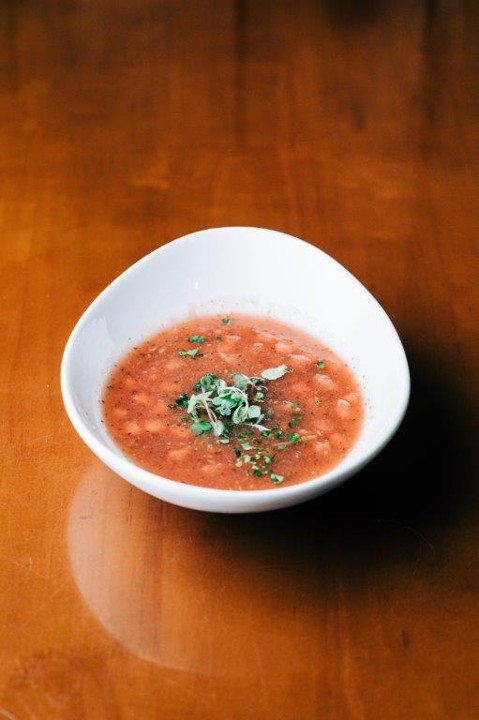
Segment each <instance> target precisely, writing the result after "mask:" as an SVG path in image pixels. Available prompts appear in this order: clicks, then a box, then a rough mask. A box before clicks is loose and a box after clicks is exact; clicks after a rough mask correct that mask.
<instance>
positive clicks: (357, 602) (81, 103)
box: [0, 0, 479, 720]
mask: <svg viewBox="0 0 479 720" xmlns="http://www.w3.org/2000/svg"><path fill="white" fill-rule="evenodd" d="M478 23H479V12H478V6H477V4H475V3H472V2H467V1H466V0H462V1H460V0H426V1H425V2H411V1H409V0H399V1H398V2H396V3H391V2H387V1H386V0H368V1H367V2H362V3H359V2H354V1H353V0H335V1H334V2H333V1H332V0H317V1H314V0H297V1H296V2H293V1H292V0H278V1H277V2H275V3H273V2H268V1H267V0H255V2H251V1H249V2H248V1H247V0H236V1H235V2H233V0H229V1H228V0H224V2H215V1H214V0H197V1H195V2H193V1H191V2H188V1H187V0H163V1H161V0H143V2H141V3H136V2H134V1H133V0H118V1H115V2H113V1H112V0H38V1H37V2H33V1H32V0H18V1H15V0H4V2H3V3H2V4H1V6H0V33H1V42H0V91H1V92H0V236H1V250H0V297H1V303H2V305H1V315H0V322H1V339H2V352H1V356H0V357H1V359H0V389H1V396H0V398H1V399H0V402H1V417H2V446H1V447H2V449H1V455H0V457H1V465H2V474H1V477H2V481H1V484H0V617H1V618H2V623H1V628H2V639H1V642H0V718H6V719H7V720H33V719H35V720H44V719H45V720H47V719H48V720H52V718H55V720H97V719H101V720H103V719H105V720H134V719H135V720H137V719H138V718H141V720H150V719H151V720H157V719H158V718H161V719H162V720H177V719H180V718H192V719H193V718H195V719H196V718H198V719H200V718H201V720H206V719H207V720H216V719H218V720H219V719H220V718H221V719H222V720H223V719H224V718H228V720H249V719H250V718H253V719H254V720H263V719H264V720H266V719H268V720H269V719H270V718H275V719H276V720H296V719H297V718H302V720H313V719H314V720H315V719H316V718H321V720H343V719H344V720H403V719H404V720H406V719H407V720H409V719H410V718H414V719H416V718H417V720H450V719H451V718H454V719H455V720H472V718H479V691H478V687H479V684H478V679H479V678H478V671H477V668H478V661H479V657H478V647H479V643H478V641H479V637H478V635H479V611H478V607H479V603H478V559H477V546H478V540H479V537H478V536H479V523H478V521H479V517H478V510H477V508H478V494H479V493H478V489H477V487H478V486H477V480H478V475H477V468H478V463H477V460H478V450H477V427H478V412H477V405H478V399H479V370H478V368H479V334H478V323H477V312H478V300H479V291H478V270H479V266H478V229H479V223H478V220H479V211H478V202H477V199H478V149H479V122H478V120H479V93H478V89H479V87H478V86H479V81H478V78H479V54H478V39H479V37H478V30H479V25H478ZM237 224H242V225H258V226H263V227H271V228H275V229H279V230H284V231H286V232H291V233H293V234H295V235H298V236H300V237H303V238H305V239H307V240H309V241H310V242H312V243H313V244H315V245H317V246H318V247H321V248H323V249H324V250H325V251H326V252H328V253H331V254H332V255H334V256H335V257H336V258H337V259H338V260H339V261H340V262H342V263H343V264H344V265H346V267H348V268H349V269H350V270H351V271H352V272H354V273H355V274H356V275H357V276H358V277H359V278H360V279H361V280H362V281H363V282H364V283H365V285H366V286H367V287H368V288H369V289H370V290H371V291H372V292H373V293H374V294H375V295H376V297H377V298H378V300H379V301H380V302H381V303H382V304H383V305H384V307H385V309H386V310H387V312H388V313H389V314H390V316H391V318H392V319H393V321H394V323H395V324H396V327H397V329H398V331H399V333H400V335H401V337H402V339H403V341H404V344H405V347H406V351H407V353H408V357H409V360H410V365H411V373H412V383H413V384H412V398H411V406H410V409H409V412H408V415H407V417H406V420H405V422H404V424H403V426H402V428H401V430H400V432H399V433H398V435H397V436H396V438H395V439H394V441H393V442H392V443H391V444H390V446H389V447H388V448H387V449H386V450H385V451H384V452H383V453H382V454H381V455H380V457H378V458H377V460H376V461H374V462H373V464H372V465H371V466H370V467H369V468H368V469H367V470H365V471H364V472H363V473H361V475H359V476H358V477H357V478H356V479H354V480H352V481H351V482H350V483H349V484H347V485H345V486H343V487H342V488H341V489H339V490H337V491H335V492H334V493H331V494H329V495H327V496H324V497H323V498H321V499H319V500H318V501H315V502H312V503H308V504H306V505H304V506H301V507H297V508H293V509H290V510H287V511H281V512H277V513H271V514H265V515H258V516H243V517H241V516H238V517H228V516H217V515H209V514H202V513H196V512H191V511H187V510H182V509H180V508H176V507H173V506H170V505H166V504H163V503H160V502H158V501H155V500H154V499H153V498H150V497H149V496H146V495H144V494H142V493H141V492H139V491H137V490H134V489H133V488H131V487H130V486H128V485H127V484H126V483H125V482H124V481H122V480H120V479H119V478H117V477H116V476H115V475H113V474H112V473H111V472H110V471H108V470H107V469H106V468H104V467H103V466H102V465H101V464H100V463H99V462H98V461H97V460H96V459H95V458H94V457H93V456H92V455H91V454H90V453H89V451H88V450H87V449H86V448H85V447H84V446H83V444H82V443H81V441H80V440H79V438H78V437H77V436H76V434H75V433H74V431H73V429H72V428H71V427H70V424H69V422H68V420H67V418H66V416H65V413H64V410H63V406H62V402H61V396H60V389H59V365H60V360H61V354H62V351H63V347H64V345H65V342H66V340H67V337H68V335H69V333H70V331H71V329H72V327H73V325H74V323H75V322H76V320H77V319H78V317H79V315H80V314H81V312H82V311H83V310H84V309H85V308H86V306H87V305H88V304H89V303H90V301H91V300H92V299H93V298H94V297H95V296H96V295H97V293H98V292H99V291H100V290H101V289H102V288H103V287H105V285H107V284H108V283H109V282H110V281H111V280H112V279H113V278H114V277H115V276H116V275H117V274H118V273H119V272H120V271H122V270H123V269H124V268H126V267H127V266H128V265H129V264H131V263H132V262H134V261H135V260H137V259H138V258H140V257H141V256H143V255H144V254H146V253H147V252H149V251H150V250H152V249H154V248H156V247H158V246H160V245H161V244H163V243H165V242H167V241H169V240H171V239H173V238H175V237H178V236H180V235H182V234H184V233H186V232H190V231H193V230H196V229H200V228H204V227H211V226H218V225H237ZM272 270H274V262H273V263H272Z"/></svg>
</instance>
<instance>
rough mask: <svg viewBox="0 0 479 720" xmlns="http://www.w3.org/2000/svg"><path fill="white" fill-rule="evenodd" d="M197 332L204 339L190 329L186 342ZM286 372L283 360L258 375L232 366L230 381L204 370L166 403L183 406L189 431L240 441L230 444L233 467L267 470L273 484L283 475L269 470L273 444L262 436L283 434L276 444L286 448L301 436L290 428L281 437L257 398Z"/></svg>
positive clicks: (256, 473)
mask: <svg viewBox="0 0 479 720" xmlns="http://www.w3.org/2000/svg"><path fill="white" fill-rule="evenodd" d="M226 319H228V320H229V318H225V320H226ZM193 338H194V340H193ZM200 338H201V340H203V336H201V335H199V336H196V335H194V336H193V335H192V336H191V337H190V342H193V341H194V342H199V339H200ZM179 354H180V355H181V356H182V357H197V356H198V349H197V348H195V349H194V350H188V351H186V350H182V351H180V352H179ZM287 372H289V371H288V368H287V366H286V365H280V366H279V367H276V368H268V369H266V370H263V372H262V373H261V374H260V376H259V377H256V376H251V377H250V376H248V375H245V374H243V373H239V372H235V373H233V374H232V375H231V381H230V383H228V382H227V381H226V380H224V379H223V378H219V377H217V376H216V375H215V373H212V372H209V373H205V375H202V376H201V377H200V378H199V380H198V381H197V382H196V383H195V384H194V385H193V387H192V392H191V394H190V395H188V394H187V393H182V394H181V395H179V396H178V397H177V399H176V402H175V403H172V404H171V405H170V406H169V407H171V408H178V407H181V408H183V409H184V410H186V413H187V417H186V418H185V419H186V420H187V421H189V422H191V426H190V427H191V432H192V433H193V434H194V435H203V434H205V433H211V434H212V435H214V437H216V441H217V442H219V443H221V444H224V445H226V444H229V443H230V442H231V441H233V442H234V443H235V445H236V443H239V446H236V447H232V450H233V452H234V454H235V457H236V462H235V465H236V467H238V468H240V467H242V468H244V470H246V471H249V472H251V473H252V474H253V476H254V477H262V476H268V477H269V478H270V480H271V482H272V483H276V484H277V483H280V482H282V481H283V479H284V478H283V476H282V475H278V474H276V473H274V472H272V471H271V465H272V463H273V459H274V454H272V453H271V450H272V449H273V448H272V447H269V446H268V447H264V446H263V443H264V440H263V438H274V439H276V440H280V439H281V440H282V442H281V443H280V444H277V445H276V446H275V448H276V449H278V450H284V449H286V448H287V447H289V446H291V445H293V444H295V443H297V442H299V441H300V440H301V436H300V435H299V434H298V433H295V432H293V433H289V434H288V435H287V437H286V438H284V433H283V430H282V428H281V426H280V425H279V423H275V424H274V425H273V426H272V427H271V428H270V427H265V426H264V424H263V421H264V419H265V417H268V416H269V415H267V414H266V413H264V412H263V410H262V408H261V405H260V403H263V402H264V401H265V399H266V396H267V391H268V383H269V382H270V381H274V380H278V379H279V378H281V377H283V375H285V374H286V373H287ZM292 407H293V413H297V412H300V410H299V409H298V402H297V401H292ZM298 420H299V418H298V417H297V416H296V417H293V418H292V419H291V420H290V422H289V427H290V428H294V427H296V425H297V424H298ZM232 431H234V434H233V435H231V432H232ZM254 431H258V433H259V434H258V435H256V437H251V435H252V433H254ZM269 445H270V443H269Z"/></svg>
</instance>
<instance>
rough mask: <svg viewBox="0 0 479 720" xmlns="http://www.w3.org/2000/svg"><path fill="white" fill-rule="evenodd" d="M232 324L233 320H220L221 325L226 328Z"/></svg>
mask: <svg viewBox="0 0 479 720" xmlns="http://www.w3.org/2000/svg"><path fill="white" fill-rule="evenodd" d="M232 323H233V320H232V319H231V318H230V317H224V318H222V320H221V324H222V325H225V326H226V327H229V326H230V325H231V324H232Z"/></svg>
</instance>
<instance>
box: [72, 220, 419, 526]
mask: <svg viewBox="0 0 479 720" xmlns="http://www.w3.org/2000/svg"><path fill="white" fill-rule="evenodd" d="M234 312H242V313H248V314H255V315H271V316H272V317H274V318H276V319H278V320H282V321H285V322H288V323H290V324H292V325H294V326H296V327H297V328H300V329H301V330H304V331H306V332H308V333H309V334H311V335H313V336H315V337H317V338H318V339H319V340H321V341H322V342H324V343H325V344H326V345H328V346H329V347H330V348H331V349H332V350H334V351H336V352H337V353H338V354H339V356H340V357H341V358H343V359H344V360H345V361H346V362H347V363H348V364H349V366H350V368H351V369H352V370H353V372H354V373H355V375H356V377H357V379H358V381H359V384H360V386H361V388H362V391H363V394H364V399H365V406H366V412H365V420H364V424H363V428H362V431H361V434H360V437H359V439H358V441H357V443H356V445H355V446H354V448H353V449H352V450H351V451H350V453H349V454H348V455H347V456H346V457H345V459H344V460H343V461H342V462H341V463H340V464H339V465H338V466H336V468H334V469H333V470H331V471H330V472H329V473H327V474H326V475H323V476H321V477H319V478H317V479H314V480H311V481H308V482H306V483H303V484H300V485H295V486H292V487H290V488H288V487H287V486H284V487H281V488H277V487H276V488H273V489H271V490H265V491H246V492H240V491H226V490H211V489H206V488H197V487H193V486H188V485H184V484H181V483H175V482H174V481H171V480H166V479H163V478H160V477H158V476H155V475H153V474H152V473H149V472H147V471H145V470H142V469H141V468H138V467H137V466H135V465H134V464H133V463H131V462H130V461H128V460H127V459H126V458H125V457H124V456H123V454H122V453H121V451H120V450H119V449H118V448H117V447H116V446H115V445H114V443H113V442H112V440H111V439H110V437H109V436H108V434H107V433H106V431H105V429H104V426H103V423H102V422H101V407H100V402H99V400H100V397H101V392H102V389H103V386H104V383H105V380H106V377H107V375H108V373H109V372H110V370H111V368H112V365H113V363H114V362H115V361H116V360H118V359H119V358H121V357H122V356H123V355H124V354H125V352H127V351H128V350H129V349H131V348H132V347H133V346H134V345H136V344H138V343H140V342H141V341H142V340H144V339H147V338H148V336H149V335H151V334H153V333H154V332H156V331H157V330H159V329H161V328H162V327H166V326H168V325H170V324H172V323H174V322H177V321H180V320H183V319H185V318H187V317H189V316H191V315H192V314H196V315H206V314H225V313H234ZM62 392H63V397H64V402H65V407H66V410H67V412H68V415H69V417H70V419H71V421H72V423H73V425H74V427H75V428H76V430H77V432H78V433H79V434H80V436H81V437H82V438H83V440H84V441H85V442H86V443H87V445H88V446H89V447H90V448H91V449H92V450H93V452H95V453H96V454H97V455H98V457H100V458H101V459H102V460H103V461H104V462H105V463H106V464H107V465H109V467H111V468H112V469H113V470H115V472H117V473H119V474H120V475H122V476H123V477H124V478H125V479H127V480H129V481H130V482H132V483H133V484H135V485H137V486H138V487H140V488H142V489H143V490H145V491H146V492H149V493H151V494H153V495H155V496H157V497H160V498H163V499H165V500H168V501H170V502H175V503H177V504H180V505H185V506H187V507H194V508H197V509H201V510H214V511H223V512H245V511H256V510H265V509H274V508H277V507H282V506H286V505H290V504H294V503H296V502H301V501H303V500H305V499H308V498H310V497H313V496H314V495H318V494H319V493H321V492H323V491H325V490H326V489H328V488H330V487H331V486H333V485H335V484H337V483H338V482H341V481H342V480H344V479H346V478H347V477H348V476H349V475H351V474H352V473H353V472H355V471H356V470H358V469H359V468H360V467H362V466H363V465H364V464H365V463H366V462H368V460H370V459H371V458H372V457H373V456H374V455H376V454H377V452H379V450H381V448H382V447H383V446H384V445H385V444H386V443H387V441H388V440H389V439H390V437H391V436H392V434H393V433H394V432H395V430H396V429H397V427H398V425H399V423H400V422H401V420H402V417H403V415H404V412H405V409H406V406H407V402H408V398H409V371H408V366H407V361H406V357H405V353H404V350H403V348H402V345H401V342H400V340H399V337H398V335H397V333H396V331H395V329H394V327H393V325H392V323H391V321H390V320H389V318H388V317H387V315H386V313H385V312H384V310H383V309H382V308H381V306H380V305H379V304H378V303H377V301H376V300H375V299H374V298H373V297H372V295H371V294H370V293H369V292H368V291H367V290H366V289H365V288H364V286H363V285H362V284H361V283H360V282H359V281H358V280H357V279H355V278H354V276H353V275H351V273H349V272H348V271H347V270H345V269H344V268H343V267H342V266H341V265H340V264H339V263H337V262H336V261H335V260H334V259H333V258H331V257H330V256H328V255H327V254H325V253H324V252H322V251H321V250H318V249H317V248H315V247H314V246H312V245H310V244H308V243H306V242H303V241H301V240H298V239H297V238H294V237H292V236H290V235H286V234H284V233H279V232H276V231H272V230H264V229H260V228H244V227H233V228H214V229H211V230H203V231H200V232H197V233H192V234H191V235H187V236H185V237H183V238H180V239H179V240H175V241H173V242H171V243H169V244H167V245H165V246H163V247H161V248H159V249H158V250H156V251H154V252H153V253H151V254H150V255H148V256H146V257H144V258H143V259H142V260H140V261H139V262H137V263H136V264H135V265H133V266H132V267H131V268H129V269H128V270H127V271H126V272H125V273H123V274H122V275H121V276H120V277H119V278H117V279H116V280H115V281H114V282H113V283H112V284H111V285H110V286H109V287H108V288H106V290H104V291H103V292H102V293H101V294H100V295H99V297H98V298H97V299H96V300H95V301H94V302H93V303H92V305H91V306H90V307H89V308H88V309H87V311H86V312H85V313H84V315H83V316H82V317H81V319H80V320H79V322H78V323H77V325H76V327H75V328H74V330H73V332H72V334H71V336H70V339H69V341H68V343H67V346H66V348H65V353H64V357H63V363H62Z"/></svg>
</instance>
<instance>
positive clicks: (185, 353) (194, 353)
mask: <svg viewBox="0 0 479 720" xmlns="http://www.w3.org/2000/svg"><path fill="white" fill-rule="evenodd" d="M178 355H179V356H180V357H190V358H196V357H203V353H201V352H200V351H199V350H198V348H195V349H194V350H178Z"/></svg>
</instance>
